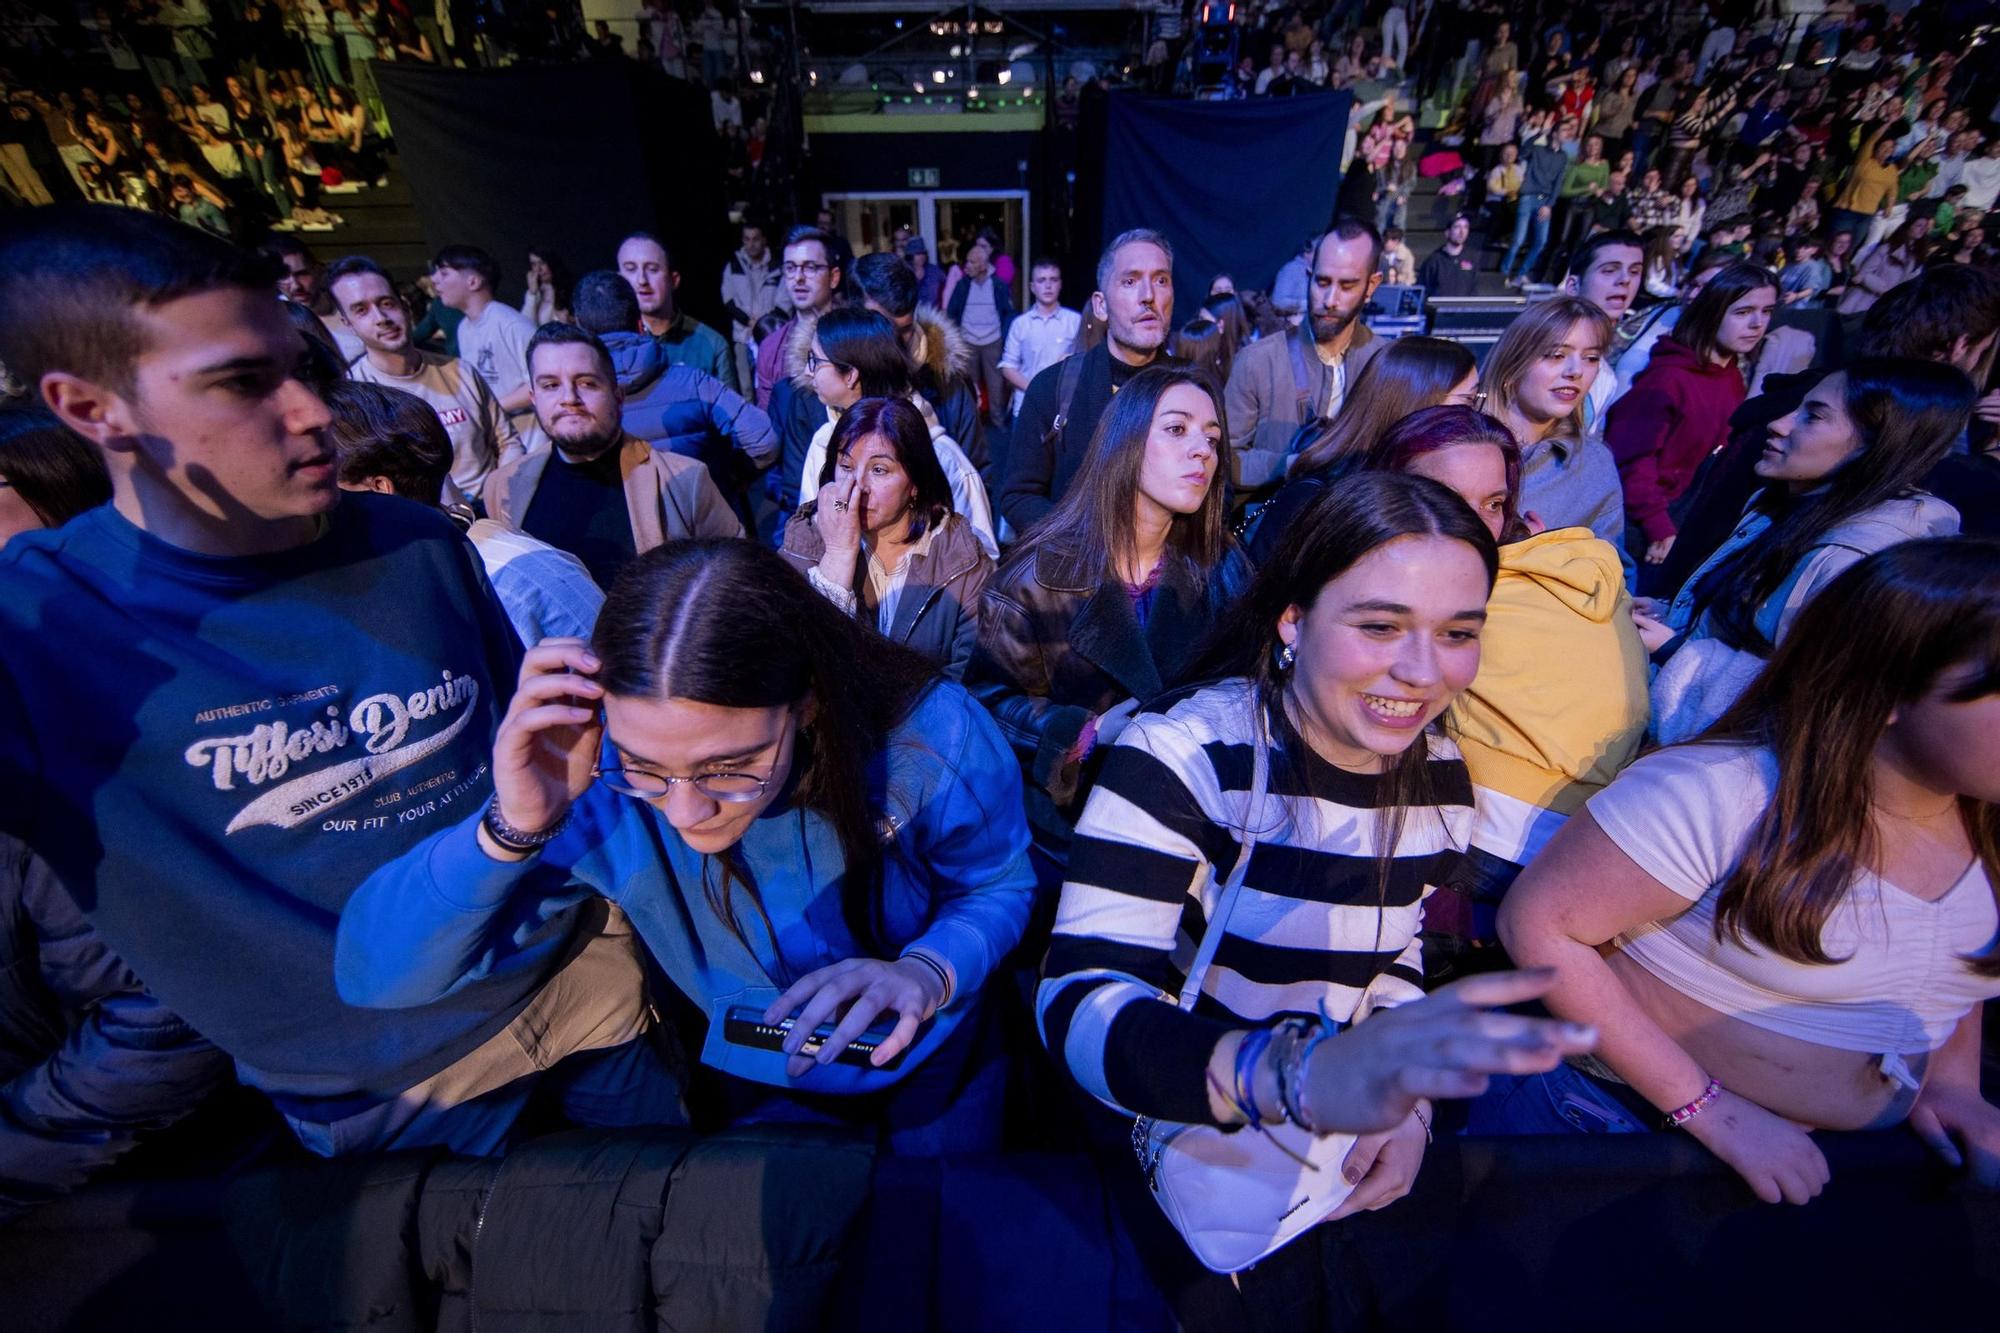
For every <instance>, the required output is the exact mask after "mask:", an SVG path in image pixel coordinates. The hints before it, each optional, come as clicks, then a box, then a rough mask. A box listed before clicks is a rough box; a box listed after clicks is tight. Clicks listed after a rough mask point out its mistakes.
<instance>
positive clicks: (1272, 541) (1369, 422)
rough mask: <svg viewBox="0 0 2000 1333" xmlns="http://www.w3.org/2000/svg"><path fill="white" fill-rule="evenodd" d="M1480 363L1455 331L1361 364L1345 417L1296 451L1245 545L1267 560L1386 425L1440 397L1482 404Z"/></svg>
mask: <svg viewBox="0 0 2000 1333" xmlns="http://www.w3.org/2000/svg"><path fill="white" fill-rule="evenodd" d="M1484 401H1485V396H1484V395H1483V394H1481V393H1480V392H1479V365H1478V363H1477V362H1476V361H1474V360H1473V358H1472V353H1470V352H1468V351H1466V350H1465V348H1464V347H1462V346H1461V345H1459V344H1458V343H1455V342H1453V341H1452V340H1451V339H1449V338H1425V337H1409V338H1398V339H1396V340H1395V341H1394V342H1391V343H1389V344H1388V345H1387V346H1385V347H1384V348H1383V349H1382V351H1381V352H1380V353H1379V354H1378V355H1377V356H1376V357H1375V358H1374V359H1373V360H1371V361H1370V362H1369V363H1368V364H1367V365H1366V366H1364V367H1362V370H1361V373H1360V374H1359V375H1358V376H1356V377H1355V380H1354V388H1353V391H1352V392H1351V393H1349V394H1348V396H1347V405H1346V406H1345V407H1344V408H1342V409H1341V413H1340V415H1339V416H1337V417H1335V418H1334V419H1333V420H1332V421H1331V422H1329V423H1327V426H1326V428H1325V429H1324V430H1323V431H1322V432H1321V433H1320V435H1319V436H1318V438H1316V439H1314V440H1312V441H1310V442H1309V443H1307V444H1306V445H1304V447H1302V448H1301V449H1300V450H1299V451H1298V453H1296V454H1294V455H1293V456H1292V461H1291V465H1290V468H1289V471H1288V473H1287V477H1288V480H1287V481H1286V482H1285V485H1284V486H1283V487H1282V488H1281V489H1280V490H1279V491H1278V493H1277V494H1276V495H1274V496H1272V497H1271V502H1270V503H1269V504H1267V505H1265V506H1264V508H1263V509H1261V510H1259V511H1258V514H1257V519H1256V522H1255V525H1254V526H1253V527H1252V528H1251V529H1250V530H1249V534H1248V537H1247V538H1246V540H1245V542H1244V549H1245V550H1246V551H1248V552H1249V555H1250V558H1251V560H1253V561H1255V562H1256V563H1257V564H1259V565H1262V564H1263V563H1264V562H1265V561H1266V560H1268V559H1269V558H1270V556H1271V552H1273V551H1275V550H1277V549H1278V540H1279V538H1281V537H1283V536H1284V535H1285V530H1286V529H1287V528H1289V527H1290V526H1291V525H1292V521H1293V520H1294V519H1296V518H1297V517H1298V515H1299V514H1301V513H1303V512H1304V511H1305V508H1306V506H1307V505H1309V504H1311V503H1312V500H1313V497H1314V496H1316V495H1318V494H1319V493H1320V491H1322V490H1323V489H1325V488H1326V487H1327V486H1328V485H1330V484H1332V483H1333V482H1335V481H1337V480H1339V479H1340V478H1341V477H1344V476H1346V475H1348V474H1349V473H1350V472H1352V471H1353V470H1354V469H1355V468H1356V467H1357V466H1358V465H1359V464H1360V462H1361V460H1362V459H1363V458H1364V457H1365V456H1366V455H1367V453H1368V451H1369V449H1371V448H1373V447H1374V444H1375V442H1376V441H1377V440H1379V439H1380V438H1381V437H1382V432H1383V431H1385V430H1387V429H1389V427H1391V426H1393V425H1395V424H1396V423H1397V422H1398V421H1401V420H1402V419H1403V418H1404V417H1406V416H1408V415H1410V413H1412V412H1415V411H1418V410H1420V409H1422V408H1426V407H1435V406H1437V405H1438V404H1440V403H1449V404H1454V405H1457V406H1463V407H1479V406H1481V405H1482V404H1483V403H1484Z"/></svg>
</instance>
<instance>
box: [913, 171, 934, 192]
mask: <svg viewBox="0 0 2000 1333" xmlns="http://www.w3.org/2000/svg"><path fill="white" fill-rule="evenodd" d="M937 187H938V169H937V168H936V167H911V168H910V188H911V189H912V190H935V189H936V188H937Z"/></svg>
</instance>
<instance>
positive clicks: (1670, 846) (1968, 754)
mask: <svg viewBox="0 0 2000 1333" xmlns="http://www.w3.org/2000/svg"><path fill="white" fill-rule="evenodd" d="M1996 884H2000V543H1995V542H1992V541H1986V540H1974V539H1933V540H1924V541H1914V542H1906V543H1903V544H1901V545H1898V546H1894V547H1891V548H1889V549H1888V550H1885V551H1881V552H1878V553H1877V554H1875V555H1872V556H1869V557H1868V558H1867V559H1865V560H1863V561H1861V562H1860V563H1859V564H1857V565H1855V566H1854V567H1853V568H1852V569H1850V570H1848V571H1847V572H1846V573H1845V574H1843V575H1841V577H1840V578H1838V579H1837V580H1835V581H1834V582H1833V583H1832V584H1830V585H1829V586H1828V587H1827V588H1826V590H1825V591H1824V592H1822V593H1821V594H1820V596H1819V597H1817V598H1815V599H1814V600H1813V602H1812V603H1811V604H1809V605H1808V606H1807V607H1806V608H1805V610H1804V611H1803V612H1802V613H1801V614H1800V616H1799V620H1798V623H1797V626H1796V629H1795V632H1794V633H1793V634H1792V635H1791V636H1790V637H1788V638H1787V639H1786V640H1785V642H1784V643H1783V644H1781V645H1780V646H1779V648H1778V651H1777V654H1776V656H1775V657H1773V659H1772V661H1771V663H1770V665H1769V667H1768V668H1766V669H1765V671H1764V672H1763V674H1762V675H1761V676H1759V677H1758V679H1757V681H1756V682H1755V683H1754V684H1753V685H1752V686H1751V688H1750V690H1749V692H1748V693H1747V694H1745V695H1744V696H1743V698H1742V699H1741V700H1740V701H1739V702H1738V703H1737V704H1736V706H1735V707H1733V708H1732V709H1731V710H1730V711H1729V712H1728V713H1727V714H1725V715H1724V716H1723V717H1722V719H1721V720H1720V721H1718V722H1717V723H1716V724H1715V726H1714V727H1713V728H1711V729H1710V730H1709V731H1708V732H1707V733H1705V734H1704V735H1703V736H1702V737H1701V738H1700V739H1699V740H1697V741H1695V742H1693V743H1690V744H1687V745H1680V746H1675V747H1672V748H1670V749H1666V750H1662V751H1659V752H1658V753H1656V754H1652V755H1649V756H1647V757H1645V758H1643V759H1641V760H1639V761H1638V762H1637V763H1636V764H1634V765H1633V766H1632V767H1631V768H1629V769H1627V770H1626V771H1625V772H1624V773H1623V774H1622V775H1621V776H1620V777H1619V778H1618V780H1617V781H1616V782H1614V783H1612V784H1611V786H1610V787H1608V788H1606V789H1605V790H1604V791H1602V792H1600V793H1598V794H1597V795H1596V796H1595V797H1593V798H1592V799H1591V800H1590V803H1589V804H1588V805H1587V806H1586V807H1585V809H1584V811H1583V813H1581V814H1579V815H1577V816H1575V817H1573V818H1572V819H1571V820H1570V821H1569V823H1568V824H1567V825H1565V826H1564V828H1563V829H1562V831H1561V832H1560V833H1558V834H1557V835H1556V837H1555V838H1554V839H1553V840H1552V841H1551V842H1550V843H1549V846H1548V848H1547V849H1546V850H1545V851H1544V852H1543V853H1542V855H1541V856H1540V857H1539V858H1537V859H1536V861H1535V862H1534V864H1532V865H1531V866H1529V867H1528V869H1527V870H1526V871H1524V872H1523V873H1522V875H1521V877H1520V879H1519V880H1518V881H1516V883H1515V885H1514V887H1513V890H1512V891H1511V892H1510V893H1509V894H1508V897H1507V900H1506V902H1505V903H1504V904H1503V906H1502V908H1501V912H1500V934H1501V938H1502V939H1503V940H1504V941H1505V943H1506V945H1507V947H1508V949H1509V951H1510V952H1511V954H1512V956H1513V958H1514V960H1515V961H1516V963H1518V964H1519V965H1521V966H1523V967H1535V966H1546V967H1553V968H1554V969H1556V972H1557V980H1556V984H1555V986H1554V988H1553V989H1551V990H1550V991H1549V993H1548V998H1547V1002H1548V1006H1549V1008H1550V1009H1552V1010H1553V1011H1555V1013H1557V1014H1558V1015H1560V1016H1562V1017H1564V1018H1568V1019H1571V1020H1573V1021H1579V1022H1589V1023H1593V1024H1596V1025H1597V1027H1598V1030H1599V1032H1600V1034H1601V1039H1600V1042H1599V1045H1598V1049H1597V1056H1598V1057H1599V1058H1598V1059H1597V1060H1593V1061H1589V1062H1586V1063H1585V1064H1584V1065H1583V1066H1582V1067H1579V1065H1578V1064H1575V1063H1572V1064H1570V1065H1565V1066H1563V1067H1562V1068H1560V1069H1558V1070H1557V1071H1556V1072H1555V1073H1553V1074H1548V1075H1539V1076H1534V1077H1529V1078H1520V1079H1506V1080H1496V1082H1495V1086H1494V1087H1493V1088H1491V1089H1490V1090H1489V1091H1488V1093H1487V1095H1486V1096H1485V1097H1484V1098H1482V1099H1481V1100H1480V1101H1479V1102H1478V1103H1475V1104H1474V1107H1473V1109H1472V1114H1471V1118H1470V1130H1471V1132H1473V1133H1494V1132H1498V1133H1507V1132H1513V1133H1548V1132H1563V1131H1582V1132H1587V1133H1617V1132H1631V1131H1636V1130H1644V1129H1646V1128H1649V1127H1653V1126H1660V1125H1663V1124H1671V1125H1675V1126H1678V1127H1680V1128H1684V1129H1686V1130H1687V1131H1688V1133H1690V1134H1691V1135H1693V1136H1694V1137H1695V1138H1696V1139H1698V1140H1700V1141H1701V1142H1702V1143H1703V1144H1704V1145H1706V1146H1707V1147H1708V1149H1709V1150H1710V1151H1711V1152H1713V1153H1714V1154H1715V1155H1716V1156H1717V1157H1720V1158H1721V1159H1722V1160H1723V1161H1724V1162H1726V1163H1728V1164H1729V1165H1730V1166H1731V1167H1732V1168H1734V1169H1735V1171H1736V1172H1737V1174H1739V1175H1740V1176H1742V1177H1743V1179H1744V1180H1745V1181H1746V1182H1748V1183H1749V1185H1750V1187H1751V1189H1752V1190H1754V1191H1755V1192H1756V1194H1757V1196H1758V1197H1759V1198H1761V1199H1763V1200H1765V1201H1766V1202H1771V1203H1775V1202H1778V1201H1779V1200H1780V1199H1783V1200H1785V1201H1787V1202H1791V1203H1804V1202H1805V1201H1806V1200H1807V1199H1809V1198H1811V1197H1812V1196H1814V1195H1816V1194H1818V1193H1819V1191H1820V1189H1821V1188H1822V1187H1824V1186H1825V1184H1826V1181H1827V1175H1828V1172H1827V1165H1826V1159H1825V1158H1824V1157H1823V1156H1822V1155H1821V1153H1820V1151H1819V1149H1818V1148H1817V1147H1816V1146H1815V1145H1814V1144H1813V1142H1812V1140H1811V1138H1810V1137H1808V1130H1809V1129H1813V1128H1825V1129H1873V1128H1887V1127H1889V1126H1892V1125H1896V1124H1899V1123H1902V1122H1903V1121H1905V1120H1907V1121H1908V1122H1909V1124H1910V1126H1911V1128H1912V1129H1914V1130H1915V1131H1916V1132H1917V1134H1918V1135H1919V1136H1920V1137H1921V1138H1923V1139H1924V1141H1925V1142H1926V1143H1928V1144H1930V1145H1931V1146H1932V1147H1933V1148H1935V1149H1936V1150H1937V1152H1938V1154H1939V1155H1940V1156H1942V1157H1943V1158H1944V1159H1945V1160H1947V1161H1949V1162H1951V1163H1953V1164H1960V1163H1963V1164H1966V1165H1968V1166H1969V1167H1970V1169H1971V1171H1972V1173H1973V1174H1974V1176H1975V1177H1976V1178H1977V1179H1978V1180H1979V1181H1980V1182H1981V1183H1983V1184H1987V1185H1992V1184H1996V1183H2000V1110H1996V1109H1995V1108H1994V1107H1993V1106H1991V1105H1989V1104H1988V1103H1987V1102H1986V1101H1984V1100H1983V1099H1982V1098H1981V1096H1980V1093H1979V1053H1980V1018H1981V1012H1982V1006H1983V1003H1984V1001H1985V1000H1986V999H1988V998H1989V997H1991V996H1993V995H1996V994H2000V951H1996V948H1995V944H1996V934H2000V907H1996V904H1995V886H1996Z"/></svg>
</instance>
